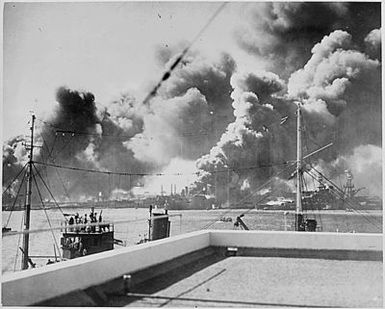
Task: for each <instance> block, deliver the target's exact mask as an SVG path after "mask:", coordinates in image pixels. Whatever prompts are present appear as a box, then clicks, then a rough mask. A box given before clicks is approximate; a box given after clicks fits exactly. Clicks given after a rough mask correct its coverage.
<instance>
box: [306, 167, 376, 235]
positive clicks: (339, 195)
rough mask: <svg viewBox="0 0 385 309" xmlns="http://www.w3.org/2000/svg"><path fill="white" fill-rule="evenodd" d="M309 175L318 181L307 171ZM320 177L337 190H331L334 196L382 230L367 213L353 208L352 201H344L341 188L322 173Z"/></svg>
mask: <svg viewBox="0 0 385 309" xmlns="http://www.w3.org/2000/svg"><path fill="white" fill-rule="evenodd" d="M313 170H315V171H316V172H317V170H316V169H314V168H313ZM307 173H308V174H309V175H310V176H311V177H313V178H314V179H316V180H317V177H316V176H314V175H312V174H311V173H310V172H308V171H307ZM320 175H321V176H322V177H324V178H325V180H326V181H328V182H329V183H331V184H332V185H333V186H334V187H335V188H336V191H333V190H331V193H332V194H334V196H335V197H337V198H340V199H343V200H344V202H346V203H347V204H348V205H349V206H350V207H351V208H352V210H353V211H354V212H356V213H357V214H359V215H361V216H362V217H363V218H364V219H365V220H367V221H368V222H369V223H370V224H372V225H374V226H375V227H377V228H379V229H382V227H381V225H379V224H378V222H376V221H372V220H370V219H369V218H368V217H367V216H366V214H365V213H363V212H362V211H360V210H358V209H356V207H355V206H353V205H352V203H350V201H348V200H346V199H344V197H343V192H342V191H341V190H340V189H339V188H338V187H337V186H336V185H335V184H334V183H333V182H332V181H330V180H329V179H327V178H326V177H325V176H323V175H322V174H321V173H320Z"/></svg>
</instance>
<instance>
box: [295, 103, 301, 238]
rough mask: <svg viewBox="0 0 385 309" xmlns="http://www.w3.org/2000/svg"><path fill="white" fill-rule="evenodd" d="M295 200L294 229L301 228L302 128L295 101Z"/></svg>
mask: <svg viewBox="0 0 385 309" xmlns="http://www.w3.org/2000/svg"><path fill="white" fill-rule="evenodd" d="M297 104H298V105H297V169H296V172H297V199H296V200H297V201H296V214H295V230H296V231H300V230H302V221H303V216H302V172H301V167H302V128H301V106H300V103H299V102H298V103H297Z"/></svg>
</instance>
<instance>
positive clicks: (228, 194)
mask: <svg viewBox="0 0 385 309" xmlns="http://www.w3.org/2000/svg"><path fill="white" fill-rule="evenodd" d="M227 206H228V207H229V208H230V167H229V166H228V167H227Z"/></svg>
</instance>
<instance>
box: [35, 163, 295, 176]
mask: <svg viewBox="0 0 385 309" xmlns="http://www.w3.org/2000/svg"><path fill="white" fill-rule="evenodd" d="M290 163H293V162H292V161H285V162H282V163H275V164H266V165H258V166H257V165H255V166H249V167H241V168H232V169H231V170H232V171H234V172H237V171H241V170H254V169H261V168H268V167H274V166H280V165H287V164H290ZM34 164H39V165H45V166H51V167H57V168H62V169H67V170H73V171H84V172H90V173H98V174H106V175H122V176H183V175H200V174H201V173H204V172H206V171H204V170H201V171H198V172H194V173H144V172H142V173H134V172H112V171H101V170H93V169H86V168H81V167H71V166H63V165H58V164H52V163H44V162H38V161H34ZM227 171H228V169H227V168H226V169H221V170H216V172H218V173H221V172H227Z"/></svg>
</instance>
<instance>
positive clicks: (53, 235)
mask: <svg viewBox="0 0 385 309" xmlns="http://www.w3.org/2000/svg"><path fill="white" fill-rule="evenodd" d="M33 180H34V181H35V185H36V190H37V193H38V194H39V198H40V201H41V204H42V206H43V210H44V213H45V216H46V218H47V222H48V225H49V227H50V228H51V233H52V238H53V241H54V243H55V245H56V248H57V250H58V252H59V257H60V259H61V258H62V256H61V254H60V248H59V246H58V244H57V241H56V237H55V234H54V232H53V230H52V224H51V220H50V219H49V216H48V214H47V209H45V205H44V201H43V197H42V195H41V192H40V189H39V186H38V185H37V181H36V177H35V175H33Z"/></svg>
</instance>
